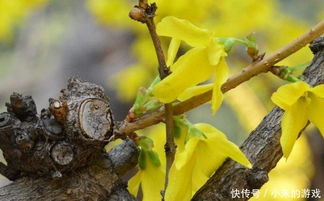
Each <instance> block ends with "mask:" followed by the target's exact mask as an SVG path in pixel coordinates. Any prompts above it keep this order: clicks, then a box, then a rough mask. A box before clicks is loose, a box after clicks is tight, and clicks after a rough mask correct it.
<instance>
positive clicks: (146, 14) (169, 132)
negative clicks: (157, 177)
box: [130, 0, 176, 200]
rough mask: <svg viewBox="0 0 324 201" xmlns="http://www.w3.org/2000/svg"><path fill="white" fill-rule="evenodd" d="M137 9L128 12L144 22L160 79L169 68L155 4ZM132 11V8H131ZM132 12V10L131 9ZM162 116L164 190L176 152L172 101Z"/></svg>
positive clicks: (141, 3)
mask: <svg viewBox="0 0 324 201" xmlns="http://www.w3.org/2000/svg"><path fill="white" fill-rule="evenodd" d="M137 9H141V10H140V11H141V12H140V13H141V14H140V15H134V13H136V12H133V14H130V16H131V17H132V18H133V17H134V16H135V17H136V16H140V19H136V20H138V21H140V22H143V23H145V24H146V26H147V28H148V30H149V32H150V35H151V38H152V41H153V44H154V48H155V52H156V56H157V60H158V63H159V68H158V70H159V75H160V78H161V80H162V79H164V78H165V77H167V76H168V74H169V68H168V67H167V65H166V62H165V57H164V53H163V49H162V46H161V41H160V38H159V36H158V35H157V33H156V28H155V23H154V16H155V11H156V9H157V8H156V5H155V4H151V5H148V3H147V1H146V0H139V5H138V7H136V8H135V11H137ZM133 11H134V10H133ZM131 13H132V11H131ZM164 108H165V110H164V115H163V116H164V117H165V124H166V143H165V146H164V148H165V154H166V174H165V183H164V191H163V192H165V190H166V188H167V186H168V180H169V170H170V168H171V166H172V163H173V161H174V157H175V152H176V145H175V143H174V137H173V105H172V103H169V104H165V105H164ZM162 200H164V193H162Z"/></svg>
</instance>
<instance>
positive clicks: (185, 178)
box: [165, 153, 195, 201]
mask: <svg viewBox="0 0 324 201" xmlns="http://www.w3.org/2000/svg"><path fill="white" fill-rule="evenodd" d="M177 160H178V159H177V153H176V157H175V161H177ZM194 162H195V160H190V161H188V163H187V164H186V165H185V166H183V167H181V168H180V169H178V168H177V167H176V165H175V163H173V165H172V166H171V169H170V173H169V183H168V187H167V189H166V192H165V200H166V201H180V200H181V201H189V200H190V198H191V197H192V185H193V183H192V182H193V181H192V177H191V175H192V171H193V168H194Z"/></svg>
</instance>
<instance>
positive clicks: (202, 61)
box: [153, 16, 228, 111]
mask: <svg viewBox="0 0 324 201" xmlns="http://www.w3.org/2000/svg"><path fill="white" fill-rule="evenodd" d="M157 33H158V34H159V35H161V36H167V37H171V38H172V40H171V43H170V46H169V49H168V59H167V64H168V65H169V66H170V69H171V71H172V73H171V74H170V75H169V76H168V77H166V78H165V79H164V80H162V81H161V82H160V83H159V84H157V85H156V86H155V88H154V90H153V94H154V95H155V96H156V97H157V98H158V99H159V100H160V101H161V102H163V103H170V102H172V101H174V100H176V99H178V98H179V97H186V98H190V97H191V96H190V95H189V93H188V92H186V90H189V91H191V92H192V90H194V91H195V92H196V93H195V95H198V94H200V92H202V91H200V89H201V87H200V86H199V87H198V89H196V88H193V89H192V87H195V86H196V85H197V84H199V83H202V82H205V81H207V80H208V79H209V78H210V77H211V76H212V75H213V74H215V78H214V83H213V85H210V86H208V87H207V88H208V89H213V97H212V109H213V111H216V110H217V109H218V108H219V106H220V104H221V102H222V96H223V95H222V92H221V85H222V84H223V83H224V82H225V81H226V79H227V76H228V67H227V64H226V61H225V56H227V54H226V52H225V50H224V47H223V45H221V44H219V43H218V42H217V41H216V40H215V37H214V33H213V32H210V31H208V30H206V29H201V28H198V27H196V26H195V25H193V24H191V23H190V22H189V21H186V20H182V19H178V18H176V17H172V16H169V17H165V18H164V19H162V21H161V22H160V23H159V24H158V25H157ZM181 41H185V42H186V43H187V44H188V45H190V46H192V47H193V48H191V49H190V50H189V51H187V52H186V53H185V54H184V55H183V56H181V57H180V58H179V59H178V60H177V61H176V62H175V63H173V60H174V59H175V57H176V54H177V52H178V49H179V46H180V42H181ZM202 88H203V91H206V90H205V89H206V87H202ZM183 94H184V95H183ZM182 99H183V98H182Z"/></svg>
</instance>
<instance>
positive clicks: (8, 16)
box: [0, 0, 47, 41]
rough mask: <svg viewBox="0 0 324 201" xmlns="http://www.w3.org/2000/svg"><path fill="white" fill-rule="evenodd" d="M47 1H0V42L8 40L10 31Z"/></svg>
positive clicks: (10, 34)
mask: <svg viewBox="0 0 324 201" xmlns="http://www.w3.org/2000/svg"><path fill="white" fill-rule="evenodd" d="M46 1H47V0H0V40H2V41H4V40H10V37H11V36H12V31H13V29H14V28H15V26H17V25H18V24H19V23H20V22H21V20H23V19H24V18H25V17H26V16H27V15H28V14H29V13H30V12H31V11H33V10H34V9H36V8H37V7H39V6H41V5H43V4H44V3H45V2H46Z"/></svg>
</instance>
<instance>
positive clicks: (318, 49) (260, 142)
mask: <svg viewBox="0 0 324 201" xmlns="http://www.w3.org/2000/svg"><path fill="white" fill-rule="evenodd" d="M310 48H311V50H312V51H313V53H314V54H315V57H314V59H313V61H312V63H311V64H310V66H308V67H307V69H306V70H305V72H304V74H303V76H304V80H306V81H307V82H308V83H309V84H311V85H318V84H323V83H324V38H323V37H322V38H318V39H317V40H315V41H313V43H312V44H311V45H310ZM282 114H283V111H282V110H281V109H279V108H278V107H275V108H274V109H273V110H272V111H271V112H270V113H269V114H268V115H267V116H266V117H265V118H264V119H263V121H262V122H261V123H260V124H259V126H258V127H257V128H256V129H255V130H254V131H253V132H252V133H251V134H250V135H249V137H248V138H247V139H246V140H245V141H244V143H243V145H242V146H241V150H242V151H243V152H244V153H245V154H246V155H247V157H248V158H249V159H250V161H251V162H252V164H253V168H252V169H247V168H244V167H242V166H241V165H239V164H238V163H235V162H234V161H232V160H227V161H226V162H224V164H223V165H222V166H221V167H220V168H219V169H218V170H217V171H216V173H215V174H214V175H213V176H212V177H211V178H210V179H209V180H208V182H207V183H206V184H205V185H204V186H203V187H202V188H201V189H200V190H199V191H198V192H197V193H196V194H195V196H194V197H193V199H192V200H193V201H217V200H219V201H224V200H240V201H243V200H248V199H249V198H248V197H244V198H242V196H241V198H237V197H236V198H235V199H233V198H232V194H231V191H232V190H239V191H240V192H241V191H242V190H245V189H248V190H249V191H250V192H252V190H253V189H259V188H260V187H261V186H262V185H263V184H264V183H265V182H267V181H268V173H269V171H270V170H272V169H273V168H274V167H275V166H276V164H277V162H278V161H279V159H280V158H281V157H282V151H281V147H280V141H279V139H280V135H281V134H280V131H281V127H280V120H281V116H282Z"/></svg>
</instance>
